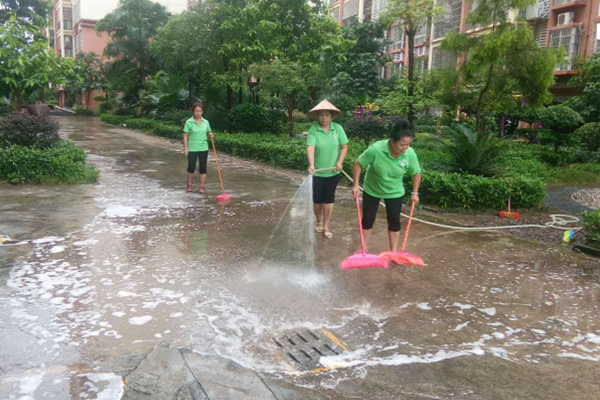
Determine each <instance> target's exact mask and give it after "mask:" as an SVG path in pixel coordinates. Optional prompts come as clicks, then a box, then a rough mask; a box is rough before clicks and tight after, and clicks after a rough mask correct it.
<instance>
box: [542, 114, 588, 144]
mask: <svg viewBox="0 0 600 400" xmlns="http://www.w3.org/2000/svg"><path fill="white" fill-rule="evenodd" d="M540 118H541V120H542V125H543V126H544V128H545V129H549V130H550V132H551V135H550V136H546V137H544V139H546V140H548V141H550V143H551V144H553V145H554V149H555V151H558V148H559V147H561V146H566V145H568V144H569V143H570V142H571V141H572V135H571V134H572V133H573V132H575V130H576V129H577V128H579V127H580V126H581V125H583V123H584V121H583V118H581V115H579V113H578V112H577V111H574V110H573V109H571V108H569V107H567V106H565V105H558V106H552V107H548V108H546V109H544V110H542V111H541V112H540ZM541 139H542V137H540V140H541Z"/></svg>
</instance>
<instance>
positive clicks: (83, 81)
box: [65, 53, 106, 107]
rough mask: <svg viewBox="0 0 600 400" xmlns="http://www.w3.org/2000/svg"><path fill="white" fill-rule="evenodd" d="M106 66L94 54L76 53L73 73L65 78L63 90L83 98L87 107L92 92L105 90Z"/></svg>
mask: <svg viewBox="0 0 600 400" xmlns="http://www.w3.org/2000/svg"><path fill="white" fill-rule="evenodd" d="M105 70H106V65H105V64H104V62H103V61H102V58H100V57H99V56H98V55H97V54H95V53H78V54H77V57H76V59H75V64H74V68H73V73H72V74H71V75H70V76H68V77H67V80H66V82H65V89H66V90H67V92H68V93H70V94H73V95H76V96H83V97H84V99H83V101H84V104H85V106H86V107H88V106H89V103H90V97H91V95H92V92H94V91H97V90H106V75H105V73H106V71H105Z"/></svg>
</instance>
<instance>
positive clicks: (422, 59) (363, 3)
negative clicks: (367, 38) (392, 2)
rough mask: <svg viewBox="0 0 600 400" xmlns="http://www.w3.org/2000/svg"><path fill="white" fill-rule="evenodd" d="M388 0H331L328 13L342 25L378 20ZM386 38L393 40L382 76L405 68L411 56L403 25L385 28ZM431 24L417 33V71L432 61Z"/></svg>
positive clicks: (381, 72)
mask: <svg viewBox="0 0 600 400" xmlns="http://www.w3.org/2000/svg"><path fill="white" fill-rule="evenodd" d="M388 3H389V0H331V1H330V2H329V15H330V16H331V17H332V18H334V19H335V20H336V21H338V23H339V24H340V25H342V26H344V25H347V24H348V23H350V22H351V21H358V22H359V23H361V22H367V21H377V20H378V19H379V16H380V15H381V13H383V12H384V11H385V9H386V8H387V6H388ZM385 35H386V38H387V39H389V41H390V42H391V43H390V44H389V45H388V46H387V48H386V54H387V55H389V56H390V57H391V61H390V62H389V63H388V64H387V65H385V66H384V67H383V68H381V71H380V76H381V77H382V78H386V79H389V78H391V77H392V75H393V74H394V73H396V72H397V71H400V70H402V69H403V68H404V65H405V62H406V60H408V38H407V37H406V35H405V33H404V29H403V28H402V26H400V25H394V26H392V27H391V28H390V29H388V30H387V32H386V34H385ZM430 35H431V24H427V25H426V26H423V28H422V29H421V31H420V32H418V33H417V35H416V36H415V48H414V55H415V73H417V74H418V73H419V72H422V71H423V70H425V69H427V68H428V65H429V53H430V51H429V42H430Z"/></svg>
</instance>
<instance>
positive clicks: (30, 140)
mask: <svg viewBox="0 0 600 400" xmlns="http://www.w3.org/2000/svg"><path fill="white" fill-rule="evenodd" d="M59 140H60V137H59V135H58V124H57V123H56V122H54V121H52V120H50V119H49V118H44V117H36V116H35V115H32V114H30V113H29V112H27V111H16V112H13V113H10V114H8V115H7V116H6V117H4V118H3V119H2V120H0V145H2V144H3V143H4V145H10V144H16V145H19V146H34V145H36V146H38V147H50V146H52V145H53V144H54V143H56V142H58V141H59Z"/></svg>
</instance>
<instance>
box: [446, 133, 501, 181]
mask: <svg viewBox="0 0 600 400" xmlns="http://www.w3.org/2000/svg"><path fill="white" fill-rule="evenodd" d="M456 131H457V133H456V134H453V135H452V136H451V137H450V142H443V143H444V148H445V150H446V151H447V152H448V154H449V155H450V159H449V160H448V161H446V168H447V169H448V170H449V171H451V172H460V173H466V174H472V175H482V176H492V175H495V174H496V173H497V172H498V166H497V161H498V159H499V158H500V156H501V154H502V150H503V147H504V144H503V143H502V142H501V141H500V140H498V139H496V138H495V137H494V136H493V135H492V134H490V133H487V132H479V131H474V130H472V129H471V128H469V127H467V126H465V125H458V126H457V127H456Z"/></svg>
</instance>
